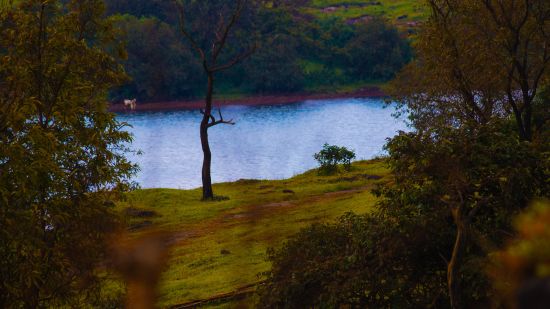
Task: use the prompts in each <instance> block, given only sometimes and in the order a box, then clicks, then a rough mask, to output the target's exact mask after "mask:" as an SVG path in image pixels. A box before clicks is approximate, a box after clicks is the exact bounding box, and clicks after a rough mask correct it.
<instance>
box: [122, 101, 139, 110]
mask: <svg viewBox="0 0 550 309" xmlns="http://www.w3.org/2000/svg"><path fill="white" fill-rule="evenodd" d="M136 106H137V100H136V99H133V100H128V99H125V100H124V108H128V107H130V110H135V109H136Z"/></svg>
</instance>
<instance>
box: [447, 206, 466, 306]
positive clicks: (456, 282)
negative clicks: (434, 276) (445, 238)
mask: <svg viewBox="0 0 550 309" xmlns="http://www.w3.org/2000/svg"><path fill="white" fill-rule="evenodd" d="M453 217H454V221H455V224H456V228H457V230H456V238H455V244H454V247H453V252H452V255H451V259H450V260H449V263H448V265H447V287H448V290H449V299H450V303H451V308H453V309H460V308H463V304H462V298H461V294H462V288H461V286H460V266H461V265H462V257H463V254H464V249H465V247H466V237H467V231H466V225H467V222H466V220H465V218H464V216H463V214H462V209H461V207H458V208H456V209H453Z"/></svg>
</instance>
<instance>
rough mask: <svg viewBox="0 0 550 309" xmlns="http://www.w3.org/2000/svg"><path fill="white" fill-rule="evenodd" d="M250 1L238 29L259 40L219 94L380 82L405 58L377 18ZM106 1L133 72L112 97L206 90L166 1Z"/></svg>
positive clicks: (395, 36) (401, 43) (400, 43)
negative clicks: (354, 20) (350, 18)
mask: <svg viewBox="0 0 550 309" xmlns="http://www.w3.org/2000/svg"><path fill="white" fill-rule="evenodd" d="M250 2H251V3H253V4H254V6H255V7H256V8H258V7H259V8H261V9H255V10H254V13H252V12H249V13H250V14H248V15H247V14H245V15H247V17H246V18H244V19H243V20H242V21H241V23H240V24H239V25H238V29H239V30H238V32H237V33H239V34H238V35H240V36H242V37H245V36H247V35H253V36H256V35H259V38H258V42H259V46H258V49H257V50H256V52H255V54H254V55H253V56H252V57H251V58H250V59H248V60H247V61H246V62H245V63H244V66H242V67H237V68H234V69H232V70H229V71H226V72H224V73H223V74H222V75H220V77H219V78H218V84H219V86H220V87H219V88H220V89H221V92H224V91H225V92H227V91H237V92H240V93H254V94H260V93H288V92H293V91H302V90H306V89H315V88H318V87H320V86H330V85H338V84H346V83H357V82H361V81H363V82H365V81H385V80H388V79H390V78H392V77H393V76H394V75H395V73H396V72H397V71H398V70H399V69H401V67H402V66H403V65H405V64H406V63H407V62H408V61H409V60H410V59H411V56H412V55H411V50H410V47H409V43H408V41H407V40H406V39H405V38H404V37H402V36H401V35H400V34H399V33H398V32H397V31H396V29H395V28H394V27H393V26H390V25H388V24H387V23H385V22H384V21H383V20H381V19H375V20H373V21H370V22H368V23H366V24H363V23H358V24H351V23H348V22H346V21H344V20H340V19H336V18H334V19H330V18H327V19H316V18H314V17H312V16H308V15H304V14H302V13H301V11H300V10H299V7H300V5H303V4H300V3H293V4H288V3H286V2H281V3H279V2H277V3H271V2H269V1H250ZM107 6H108V9H109V14H112V15H119V16H118V17H117V24H118V26H119V27H120V28H121V29H122V30H123V31H122V34H121V37H120V39H121V40H125V41H127V51H128V57H127V61H126V62H125V63H124V65H125V68H126V70H127V71H128V74H129V75H130V77H131V78H132V81H131V82H129V83H127V84H126V85H125V86H124V87H122V88H120V89H118V90H116V91H114V92H113V93H112V97H113V99H114V100H120V99H121V98H124V97H137V98H138V99H139V100H141V101H159V100H169V99H183V98H190V97H198V96H200V95H202V94H203V93H204V89H203V88H204V87H203V86H201V85H202V84H201V80H203V79H205V78H206V77H205V76H203V74H201V73H200V72H199V71H198V70H197V68H200V65H201V64H200V63H199V62H198V61H197V60H196V58H194V57H192V55H191V54H190V49H189V48H190V46H189V45H188V44H187V43H186V42H185V41H184V40H182V39H181V37H178V36H177V33H178V29H177V27H178V16H177V14H176V13H175V10H174V4H173V3H172V2H171V1H145V2H143V1H139V2H136V1H123V0H108V1H107ZM208 7H210V9H206V8H208ZM213 9H214V7H213V4H212V3H210V2H208V4H207V5H206V6H205V8H203V9H200V10H198V11H196V12H191V14H192V15H193V16H203V18H202V20H208V19H209V18H210V19H212V18H213V17H215V16H216V14H215V13H213V11H212V10H213ZM253 20H260V21H261V22H256V23H254V22H253ZM214 24H216V22H214ZM252 24H254V26H253V27H252V26H251V25H252ZM202 30H203V31H204V30H205V29H204V28H203V29H202Z"/></svg>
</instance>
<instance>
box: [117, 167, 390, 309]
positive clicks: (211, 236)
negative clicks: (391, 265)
mask: <svg viewBox="0 0 550 309" xmlns="http://www.w3.org/2000/svg"><path fill="white" fill-rule="evenodd" d="M387 181H389V178H388V171H387V169H386V167H385V163H384V162H383V161H380V160H375V161H361V162H356V163H354V164H353V169H352V171H350V172H347V173H341V174H338V175H334V176H319V175H318V174H317V172H316V171H315V170H312V171H308V172H306V173H304V174H301V175H298V176H295V177H293V178H291V179H287V180H275V181H271V180H269V181H267V180H266V181H259V180H240V181H237V182H233V183H223V184H216V185H215V186H214V190H215V192H216V194H218V195H221V196H226V197H229V199H227V200H222V201H218V202H201V201H200V196H201V192H200V190H198V189H197V190H168V189H151V190H138V191H135V192H132V193H131V194H129V196H128V200H127V201H126V202H123V203H120V204H119V205H118V207H119V209H120V211H121V212H122V213H123V214H125V217H126V219H127V224H128V226H129V228H130V229H131V230H132V231H131V232H130V235H129V237H132V238H133V237H146V236H147V235H152V234H155V233H157V232H164V233H168V234H169V235H170V243H172V244H173V246H172V249H171V253H170V258H169V262H168V268H167V270H166V271H165V272H164V274H163V277H162V282H161V284H160V291H159V292H160V304H159V305H160V306H162V307H167V306H170V305H175V304H181V303H186V302H189V301H193V300H199V299H206V298H210V297H212V296H215V295H219V294H222V293H227V292H231V291H235V290H237V289H239V288H240V287H243V286H247V285H250V284H253V283H255V282H258V281H261V280H262V276H261V275H259V274H260V273H261V272H264V271H267V270H269V263H268V262H267V261H266V250H267V248H268V247H278V246H280V245H281V244H282V242H283V241H284V240H285V239H286V238H288V237H289V236H291V235H293V234H294V233H296V232H297V231H299V229H300V228H302V227H305V226H307V225H310V224H312V223H315V222H327V221H331V220H334V219H335V218H337V217H339V216H341V215H342V214H344V213H345V212H348V211H354V212H356V213H365V212H368V211H370V210H372V207H373V205H374V204H375V202H376V198H375V197H374V196H373V195H372V194H371V192H370V191H371V189H372V188H373V187H374V186H375V185H376V184H377V183H380V182H387ZM249 301H250V300H249Z"/></svg>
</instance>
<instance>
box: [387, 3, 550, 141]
mask: <svg viewBox="0 0 550 309" xmlns="http://www.w3.org/2000/svg"><path fill="white" fill-rule="evenodd" d="M428 4H429V7H430V8H431V16H430V18H429V19H428V21H427V22H426V23H425V24H424V26H423V29H422V32H421V34H420V36H419V39H418V41H417V43H416V49H417V52H418V57H417V60H416V61H415V62H414V63H412V64H411V65H410V66H409V68H408V69H407V70H406V71H405V73H404V74H402V76H401V78H400V79H399V80H400V82H398V83H397V84H396V87H395V91H394V95H396V97H397V98H398V100H399V101H401V102H404V103H406V104H407V106H408V107H409V109H410V110H411V111H412V114H413V117H415V118H416V120H418V121H417V123H418V124H419V125H420V124H421V123H424V124H429V123H430V122H433V121H434V119H438V121H440V122H445V123H447V124H450V125H452V124H453V123H456V122H457V121H458V122H461V123H464V122H474V123H479V124H485V123H487V122H489V121H490V119H491V118H492V117H495V116H496V117H500V116H507V115H512V116H513V117H514V118H515V121H516V124H517V132H518V135H519V136H520V138H521V139H522V140H531V139H532V137H533V134H534V128H533V100H534V98H535V97H536V95H537V93H538V92H539V90H540V86H541V84H542V83H543V81H544V80H545V79H546V78H548V72H549V69H550V3H549V2H548V1H545V0H483V1H476V0H429V1H428ZM426 117H428V118H426ZM422 118H423V119H424V120H427V121H423V119H422Z"/></svg>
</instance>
